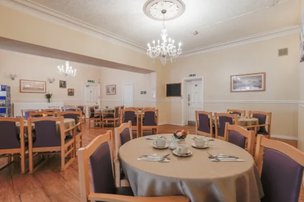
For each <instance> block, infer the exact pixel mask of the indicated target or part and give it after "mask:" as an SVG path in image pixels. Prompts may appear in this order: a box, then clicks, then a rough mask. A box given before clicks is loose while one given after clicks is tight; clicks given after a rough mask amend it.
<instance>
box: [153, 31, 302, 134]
mask: <svg viewBox="0 0 304 202" xmlns="http://www.w3.org/2000/svg"><path fill="white" fill-rule="evenodd" d="M298 43H299V37H298V33H294V34H290V35H288V36H283V37H277V38H273V39H269V40H263V41H259V42H255V43H249V44H244V45H239V46H235V47H230V48H224V49H221V50H216V51H212V52H207V53H201V54H195V55H190V56H185V57H181V58H179V59H176V60H175V62H174V63H173V64H171V65H170V66H167V67H165V68H164V70H163V71H164V72H166V74H167V75H168V76H167V77H166V78H163V80H162V81H161V85H160V86H159V88H160V89H159V91H163V92H164V89H165V83H169V82H182V80H183V79H185V78H187V77H188V75H189V74H196V75H197V76H198V77H203V80H204V84H203V85H204V89H203V91H204V95H203V97H204V104H203V106H201V108H202V109H204V110H207V111H212V112H222V111H226V110H227V108H241V109H248V110H264V111H271V112H272V113H273V118H272V122H273V124H272V126H273V128H272V134H273V135H274V136H278V137H284V138H290V139H297V134H298V131H297V130H298V129H297V127H298V123H297V120H298V105H297V103H298V99H299V94H298V92H299V91H298V90H299V87H298V86H299V78H298V74H299V71H298V57H299V55H298V54H299V53H298ZM280 48H288V55H287V56H283V57H278V49H280ZM255 72H266V91H263V92H242V93H231V92H230V75H234V74H246V73H255ZM183 99H184V98H183V97H182V98H165V97H164V93H162V94H159V100H158V105H160V106H162V105H163V104H164V103H168V106H167V108H164V109H165V110H166V112H167V113H168V114H170V115H168V116H167V117H163V118H164V119H166V120H163V121H168V122H169V123H172V124H183V123H182V119H183V113H182V112H183V107H182V102H183Z"/></svg>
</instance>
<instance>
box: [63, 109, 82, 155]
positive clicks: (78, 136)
mask: <svg viewBox="0 0 304 202" xmlns="http://www.w3.org/2000/svg"><path fill="white" fill-rule="evenodd" d="M57 115H58V116H63V118H70V119H74V120H75V125H74V126H73V128H74V129H73V130H74V131H73V138H74V144H75V148H76V149H77V145H78V144H79V147H82V139H83V137H82V136H83V124H84V117H83V116H82V112H81V111H80V110H76V111H64V112H59V113H58V114H57ZM70 130H72V128H70ZM75 152H76V150H75Z"/></svg>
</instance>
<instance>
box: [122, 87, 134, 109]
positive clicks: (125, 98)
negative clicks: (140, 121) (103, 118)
mask: <svg viewBox="0 0 304 202" xmlns="http://www.w3.org/2000/svg"><path fill="white" fill-rule="evenodd" d="M122 103H123V105H124V106H125V107H133V85H132V84H125V85H124V86H123V89H122Z"/></svg>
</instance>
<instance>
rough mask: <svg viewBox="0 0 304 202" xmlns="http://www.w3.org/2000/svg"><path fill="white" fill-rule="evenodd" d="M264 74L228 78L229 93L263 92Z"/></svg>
mask: <svg viewBox="0 0 304 202" xmlns="http://www.w3.org/2000/svg"><path fill="white" fill-rule="evenodd" d="M265 79H266V73H265V72H260V73H253V74H240V75H231V76H230V91H231V92H248V91H265Z"/></svg>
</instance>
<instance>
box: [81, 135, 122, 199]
mask: <svg viewBox="0 0 304 202" xmlns="http://www.w3.org/2000/svg"><path fill="white" fill-rule="evenodd" d="M111 136H112V132H111V131H107V132H106V133H105V134H101V135H99V136H97V137H96V138H95V139H93V140H92V141H91V143H90V144H88V145H87V146H86V147H83V148H80V149H79V150H78V167H79V179H80V190H81V192H80V193H81V201H88V196H89V195H90V194H91V193H115V189H116V188H115V182H114V175H113V166H112V165H113V162H112V156H111V154H112V152H111V150H112V148H111V143H110V142H111ZM89 163H90V164H91V166H90V167H91V174H92V181H93V187H94V191H91V190H90V177H89Z"/></svg>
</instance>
